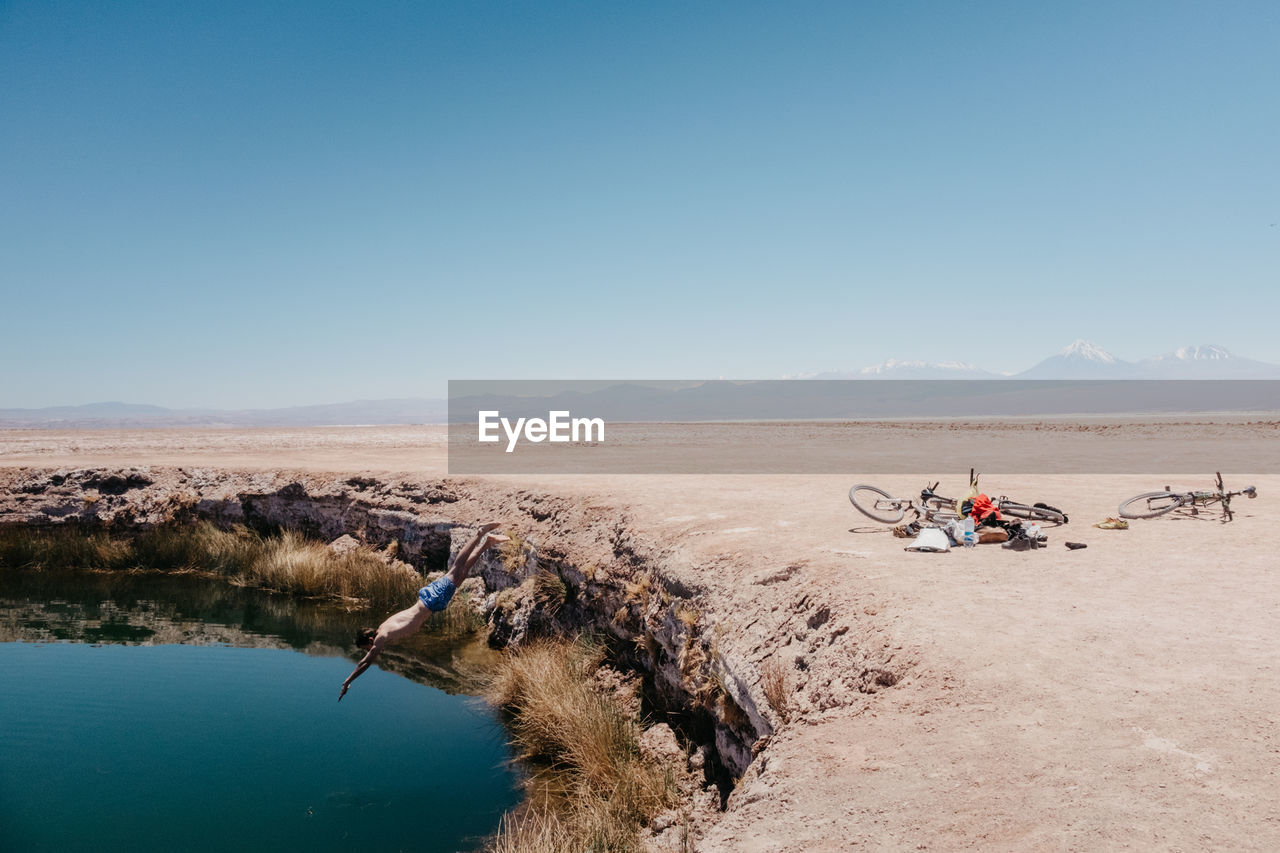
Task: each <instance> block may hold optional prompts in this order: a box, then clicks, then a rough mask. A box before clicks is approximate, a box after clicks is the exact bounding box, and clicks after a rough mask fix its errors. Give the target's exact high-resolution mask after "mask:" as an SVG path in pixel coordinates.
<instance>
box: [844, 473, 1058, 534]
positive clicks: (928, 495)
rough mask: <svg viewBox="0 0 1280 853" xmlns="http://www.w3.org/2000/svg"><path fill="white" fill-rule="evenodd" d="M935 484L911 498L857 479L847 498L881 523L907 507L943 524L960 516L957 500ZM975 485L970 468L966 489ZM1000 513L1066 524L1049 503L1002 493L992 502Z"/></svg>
mask: <svg viewBox="0 0 1280 853" xmlns="http://www.w3.org/2000/svg"><path fill="white" fill-rule="evenodd" d="M937 488H938V484H937V483H934V484H933V485H932V486H925V487H924V488H923V489H922V490H921V491H920V500H919V501H918V502H917V501H915V500H913V499H911V498H895V497H893V496H892V495H890V494H889V493H888V492H886V491H885V490H884V489H881V488H879V487H878V486H872V485H868V484H866V483H858V484H856V485H854V486H853V487H852V488H850V489H849V502H850V503H852V504H853V507H854V509H856V510H857V511H858V512H860V513H862V514H863V515H865V516H866V517H867V518H870V519H872V520H873V521H878V522H880V523H881V524H897V523H898V522H900V521H902V519H903V518H904V517H906V514H907V512H908V511H911V512H912V513H914V516H915V517H914V518H913V521H914V520H916V519H919V518H921V517H923V518H924V519H925V521H926V523H933V524H935V525H942V524H946V523H947V522H949V521H956V520H959V519H960V518H961V517H962V516H961V514H960V511H959V506H960V501H958V500H955V499H953V498H947V497H943V496H942V495H939V494H938V493H937V491H936V490H937ZM977 488H978V475H977V474H975V473H974V471H973V469H972V468H970V469H969V490H970V491H971V492H974V491H976V490H977ZM992 503H993V504H994V506H995V508H996V509H997V510H999V511H1000V513H1001V515H1008V516H1012V517H1013V518H1021V519H1025V520H1028V521H1043V522H1045V523H1046V524H1066V523H1067V516H1066V514H1065V513H1063V512H1060V511H1058V510H1056V509H1054V508H1052V507H1050V506H1046V505H1042V504H1036V505H1034V506H1028V505H1026V504H1023V503H1019V502H1017V501H1014V500H1012V499H1010V498H1007V497H1005V496H1004V495H1001V496H1000V497H999V498H997V499H996V500H995V501H993V502H992Z"/></svg>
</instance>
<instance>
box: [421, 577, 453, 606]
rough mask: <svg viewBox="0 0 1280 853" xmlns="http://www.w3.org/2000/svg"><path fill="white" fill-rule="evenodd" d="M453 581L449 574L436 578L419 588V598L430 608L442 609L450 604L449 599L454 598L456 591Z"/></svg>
mask: <svg viewBox="0 0 1280 853" xmlns="http://www.w3.org/2000/svg"><path fill="white" fill-rule="evenodd" d="M454 589H455V587H454V585H453V581H451V580H449V576H448V575H445V576H444V577H442V578H436V579H435V580H433V581H432V582H431V583H429V584H427V585H426V586H424V587H423V588H422V589H420V590H418V600H419V601H421V602H422V603H423V604H425V605H426V606H427V609H428V610H435V611H437V612H438V611H441V610H444V609H445V607H447V606H448V605H449V599H451V598H453V593H454Z"/></svg>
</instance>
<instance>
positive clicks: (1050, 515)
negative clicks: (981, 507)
mask: <svg viewBox="0 0 1280 853" xmlns="http://www.w3.org/2000/svg"><path fill="white" fill-rule="evenodd" d="M999 509H1000V513H1001V515H1012V516H1013V517H1014V518H1025V519H1027V520H1028V521H1043V522H1046V523H1048V524H1064V523H1066V520H1067V517H1066V516H1065V515H1063V514H1062V513H1060V512H1055V511H1054V510H1051V509H1045V508H1044V507H1041V506H1027V505H1026V504H1020V503H1014V502H1013V501H1002V502H1001V503H1000V504H999Z"/></svg>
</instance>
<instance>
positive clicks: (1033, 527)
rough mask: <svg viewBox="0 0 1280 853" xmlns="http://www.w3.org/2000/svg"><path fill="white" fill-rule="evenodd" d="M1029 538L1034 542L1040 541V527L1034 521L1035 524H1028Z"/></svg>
mask: <svg viewBox="0 0 1280 853" xmlns="http://www.w3.org/2000/svg"><path fill="white" fill-rule="evenodd" d="M1027 538H1028V539H1032V540H1035V539H1039V538H1040V525H1038V524H1036V523H1035V522H1034V521H1033V522H1031V523H1030V524H1028V525H1027Z"/></svg>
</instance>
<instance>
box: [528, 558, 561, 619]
mask: <svg viewBox="0 0 1280 853" xmlns="http://www.w3.org/2000/svg"><path fill="white" fill-rule="evenodd" d="M532 585H533V601H534V604H536V605H537V606H538V607H539V608H541V609H542V611H543V612H544V613H546V614H547V615H548V616H552V617H554V616H555V615H556V614H558V613H559V612H560V610H561V608H563V607H564V604H565V602H566V601H568V600H569V585H568V584H567V583H565V580H564V578H563V577H561V576H560V575H558V574H556V573H555V572H552V571H548V570H546V569H542V570H541V571H539V572H538V573H537V574H536V575H534V576H533V581H532Z"/></svg>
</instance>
